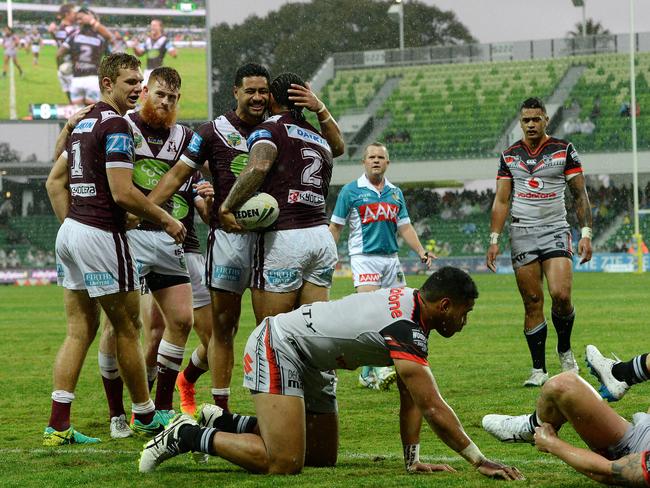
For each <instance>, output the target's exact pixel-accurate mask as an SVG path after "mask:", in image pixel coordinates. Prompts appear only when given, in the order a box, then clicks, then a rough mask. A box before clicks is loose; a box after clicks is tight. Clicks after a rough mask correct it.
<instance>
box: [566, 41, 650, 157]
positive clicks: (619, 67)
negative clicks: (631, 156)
mask: <svg viewBox="0 0 650 488" xmlns="http://www.w3.org/2000/svg"><path fill="white" fill-rule="evenodd" d="M581 59H582V60H583V61H584V62H585V64H586V65H587V69H586V70H585V72H584V73H583V75H582V77H581V79H580V80H579V81H578V83H577V84H576V86H575V87H574V89H573V91H572V92H571V94H570V96H569V99H568V100H567V103H573V102H574V101H575V102H577V103H578V105H579V107H580V116H579V117H580V118H581V119H585V118H587V117H591V118H592V119H593V121H594V122H595V125H596V128H595V130H594V132H593V134H589V135H588V134H572V135H571V140H572V141H573V142H575V144H576V146H577V147H580V148H584V149H588V150H589V151H603V152H611V151H622V150H630V149H631V147H632V139H631V137H632V136H631V132H630V125H631V122H630V118H629V117H627V116H622V115H621V113H620V108H621V105H622V104H623V103H624V102H627V103H629V102H630V61H629V57H628V56H627V55H624V54H602V55H598V56H589V57H582V58H581ZM648 79H650V53H639V54H638V55H637V60H636V100H637V104H638V105H639V107H640V114H639V117H638V119H637V127H638V128H639V129H638V130H637V144H638V148H639V149H648V148H650V132H648V131H647V130H644V128H646V127H647V126H648V122H650V90H648ZM596 100H599V102H600V114H599V115H598V116H597V117H592V111H593V107H594V103H595V102H596ZM584 149H583V150H584Z"/></svg>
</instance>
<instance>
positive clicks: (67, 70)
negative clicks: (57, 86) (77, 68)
mask: <svg viewBox="0 0 650 488" xmlns="http://www.w3.org/2000/svg"><path fill="white" fill-rule="evenodd" d="M59 71H60V72H61V74H62V75H64V76H68V75H71V74H72V63H71V62H69V61H66V62H65V63H61V65H60V66H59Z"/></svg>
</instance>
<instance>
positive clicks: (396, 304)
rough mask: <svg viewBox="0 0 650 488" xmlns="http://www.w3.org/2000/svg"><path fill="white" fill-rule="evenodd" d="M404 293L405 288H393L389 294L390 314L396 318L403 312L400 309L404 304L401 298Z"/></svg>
mask: <svg viewBox="0 0 650 488" xmlns="http://www.w3.org/2000/svg"><path fill="white" fill-rule="evenodd" d="M403 295H404V288H391V290H390V295H388V310H389V311H390V316H391V317H392V318H394V319H398V318H400V317H401V316H402V315H403V313H402V310H401V309H400V308H401V306H402V304H401V303H400V298H401V297H402V296H403Z"/></svg>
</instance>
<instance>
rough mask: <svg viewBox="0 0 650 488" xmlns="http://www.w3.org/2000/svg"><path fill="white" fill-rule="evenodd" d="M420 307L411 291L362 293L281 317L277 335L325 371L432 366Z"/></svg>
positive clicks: (275, 326)
mask: <svg viewBox="0 0 650 488" xmlns="http://www.w3.org/2000/svg"><path fill="white" fill-rule="evenodd" d="M420 303H421V298H420V294H419V292H418V290H416V289H413V288H392V289H388V288H385V289H381V290H378V291H375V292H371V293H358V294H354V295H350V296H347V297H345V298H342V299H341V300H335V301H332V302H316V303H313V304H309V305H303V306H301V307H300V308H298V309H296V310H294V311H292V312H288V313H283V314H279V315H277V316H276V317H275V318H274V320H273V321H272V324H273V334H274V336H275V340H276V341H278V340H280V341H283V342H285V343H286V344H289V345H291V346H292V347H293V348H294V349H295V351H296V353H297V354H298V356H299V357H300V358H301V359H302V361H303V362H305V363H306V364H308V365H310V366H312V367H314V368H316V369H319V370H321V371H325V370H330V369H356V368H358V367H359V366H362V365H364V364H371V365H377V366H381V365H390V364H393V359H406V360H410V361H415V362H417V363H419V364H423V365H428V362H427V355H428V346H427V340H428V336H429V331H428V330H427V329H426V327H425V325H424V324H422V323H421V320H420Z"/></svg>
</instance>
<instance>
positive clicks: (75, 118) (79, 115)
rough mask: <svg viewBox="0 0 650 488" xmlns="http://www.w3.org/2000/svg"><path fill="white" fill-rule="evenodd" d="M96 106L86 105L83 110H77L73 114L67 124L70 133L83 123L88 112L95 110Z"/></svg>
mask: <svg viewBox="0 0 650 488" xmlns="http://www.w3.org/2000/svg"><path fill="white" fill-rule="evenodd" d="M94 106H95V104H94V103H91V104H90V105H86V106H85V107H84V108H82V109H81V110H77V111H76V112H75V113H74V114H72V115H71V116H70V118H69V119H68V121H67V122H66V125H67V126H68V129H69V130H70V131H72V130H74V128H75V127H76V126H77V124H78V123H79V122H80V121H81V119H83V118H84V117H85V116H86V115H87V114H88V112H90V111H91V110H92V109H93V107H94Z"/></svg>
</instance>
